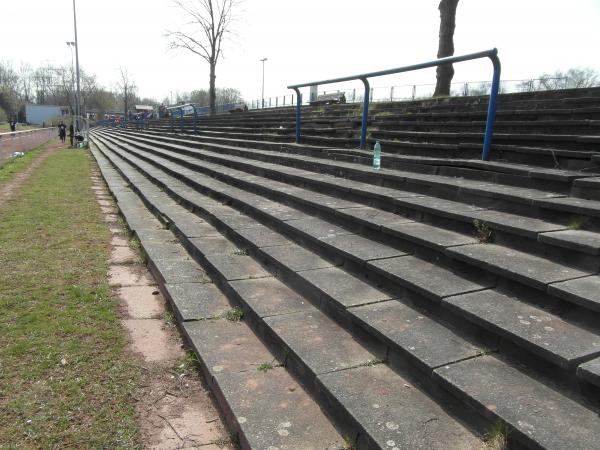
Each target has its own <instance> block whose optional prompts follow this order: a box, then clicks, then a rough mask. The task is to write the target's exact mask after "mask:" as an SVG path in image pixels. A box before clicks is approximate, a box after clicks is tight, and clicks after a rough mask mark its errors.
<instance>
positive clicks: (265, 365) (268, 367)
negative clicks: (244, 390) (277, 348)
mask: <svg viewBox="0 0 600 450" xmlns="http://www.w3.org/2000/svg"><path fill="white" fill-rule="evenodd" d="M272 368H273V364H272V363H268V362H264V363H262V364H259V365H258V367H257V368H256V370H258V371H259V372H267V371H269V370H271V369H272Z"/></svg>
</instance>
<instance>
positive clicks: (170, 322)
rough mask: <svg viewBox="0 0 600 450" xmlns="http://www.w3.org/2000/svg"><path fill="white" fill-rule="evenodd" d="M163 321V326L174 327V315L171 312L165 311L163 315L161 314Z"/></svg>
mask: <svg viewBox="0 0 600 450" xmlns="http://www.w3.org/2000/svg"><path fill="white" fill-rule="evenodd" d="M163 320H164V321H165V324H167V326H169V327H174V326H175V315H174V314H173V313H172V312H171V311H165V313H164V314H163Z"/></svg>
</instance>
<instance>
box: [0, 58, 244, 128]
mask: <svg viewBox="0 0 600 450" xmlns="http://www.w3.org/2000/svg"><path fill="white" fill-rule="evenodd" d="M116 79H117V81H116V83H115V84H114V87H113V88H111V89H109V88H106V87H105V86H102V85H101V84H100V83H99V82H98V80H97V78H96V76H95V75H94V74H91V73H89V72H87V71H86V70H85V69H80V84H81V87H80V92H81V99H80V104H81V108H82V111H88V112H89V111H94V112H96V113H97V117H103V116H104V114H105V113H107V112H109V111H110V112H123V113H125V114H127V112H128V111H129V110H130V109H132V108H133V106H134V105H136V104H143V105H151V106H154V107H156V108H157V107H158V106H159V105H160V104H161V103H162V104H164V105H168V104H170V103H171V102H170V100H171V99H169V98H167V97H166V98H164V99H163V100H162V102H160V101H158V100H156V99H155V98H152V97H145V98H142V97H140V96H139V95H138V89H137V86H136V83H135V81H134V80H133V79H132V77H131V75H130V74H129V72H128V71H127V69H125V68H122V67H120V68H119V69H118V71H117V73H116ZM75 85H76V82H75V73H74V71H73V68H72V66H70V65H64V66H61V65H52V64H42V65H39V66H32V65H31V64H28V63H21V64H19V65H15V64H13V63H12V62H10V61H0V122H7V121H8V120H10V119H14V120H17V121H19V122H25V121H26V118H25V105H26V104H30V103H32V104H37V105H56V106H61V107H67V108H68V109H69V111H70V112H71V113H72V114H74V113H75V103H76V100H75V91H76V88H75ZM215 98H216V101H217V103H219V104H223V103H236V102H240V101H242V97H241V93H240V91H238V90H237V89H233V88H217V89H216V96H215ZM209 99H210V95H209V91H208V90H205V89H199V90H194V91H191V92H185V93H182V94H181V95H178V98H177V99H176V102H178V103H188V102H192V103H197V104H199V105H201V106H205V105H208V104H209Z"/></svg>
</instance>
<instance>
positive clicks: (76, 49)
mask: <svg viewBox="0 0 600 450" xmlns="http://www.w3.org/2000/svg"><path fill="white" fill-rule="evenodd" d="M73 28H74V30H75V64H76V66H75V72H76V74H77V100H76V102H75V120H76V122H75V123H76V127H75V131H79V116H80V114H81V112H80V111H79V108H80V105H79V102H80V100H81V91H80V85H79V45H78V44H77V13H76V10H75V0H73Z"/></svg>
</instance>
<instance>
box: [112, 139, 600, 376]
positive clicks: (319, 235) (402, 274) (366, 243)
mask: <svg viewBox="0 0 600 450" xmlns="http://www.w3.org/2000/svg"><path fill="white" fill-rule="evenodd" d="M120 145H122V146H123V148H125V147H126V144H120ZM136 153H137V154H140V153H141V152H140V151H139V150H138V151H137V152H134V153H133V154H136ZM127 159H129V160H131V161H136V160H137V158H136V157H135V156H127ZM149 160H152V158H150V159H149ZM153 161H154V164H155V165H157V167H160V168H163V170H165V169H166V170H167V172H169V173H171V174H173V175H175V174H178V177H180V178H181V179H183V180H185V179H188V180H190V181H191V180H192V179H193V178H194V173H193V172H192V171H190V170H189V169H185V168H183V167H181V166H179V167H175V166H173V165H172V163H169V162H166V161H165V162H162V163H160V162H159V160H158V159H154V160H153ZM136 164H137V165H147V164H146V163H143V162H137V163H136ZM169 166H172V169H168V167H169ZM149 170H151V171H155V170H156V169H153V168H150V169H149ZM188 174H189V175H188ZM209 184H210V185H211V187H209V188H208V189H209V191H210V192H212V195H218V196H222V197H223V200H228V201H234V202H235V203H241V204H242V205H243V207H244V208H245V209H247V210H250V211H252V210H253V209H254V210H255V211H256V207H255V206H253V205H256V204H260V203H261V202H266V200H265V199H263V197H260V196H257V195H252V194H249V193H247V192H244V191H241V190H239V189H236V188H233V187H227V185H224V184H222V183H218V182H216V181H212V180H211V181H210V182H209ZM192 185H194V186H195V187H199V186H200V185H198V184H192ZM204 186H205V184H204ZM165 188H168V186H165ZM205 188H206V187H205ZM182 200H185V197H182ZM269 203H270V204H272V205H273V206H271V207H270V209H275V210H276V209H277V204H276V203H275V202H269ZM265 210H268V209H267V208H264V209H263V210H262V211H260V212H258V211H256V213H258V214H260V215H262V214H264V213H265ZM287 214H288V216H289V212H288V213H287ZM278 221H280V220H279V219H277V218H276V217H272V216H271V217H269V221H268V223H277V222H278ZM405 225H410V224H405ZM279 227H280V229H281V227H282V230H283V231H285V232H286V234H287V235H289V236H301V237H302V239H303V240H304V241H306V242H307V243H309V244H311V245H312V246H313V248H315V249H319V250H320V251H321V252H325V254H327V253H328V252H330V253H333V255H334V256H333V257H334V258H342V260H344V261H345V262H346V264H348V263H350V262H351V263H354V264H356V265H358V266H360V267H364V266H365V265H366V267H367V268H368V269H369V268H370V269H371V270H374V271H375V272H380V273H379V275H381V276H383V277H384V278H387V279H388V280H390V281H393V282H395V283H398V284H400V285H401V286H403V287H404V288H410V289H411V290H412V291H414V292H416V293H417V294H419V295H423V292H426V294H425V297H428V298H430V299H431V298H433V299H434V300H437V301H438V302H439V299H441V298H443V297H444V296H448V295H456V294H459V293H465V292H470V291H473V290H481V289H484V288H486V287H489V286H490V285H489V284H487V285H486V284H478V285H475V284H473V283H469V282H468V280H465V279H463V278H461V277H460V276H455V275H452V273H451V272H449V271H447V270H445V269H438V268H436V267H435V266H433V265H432V264H430V263H427V262H424V261H423V262H420V261H419V260H417V259H414V258H413V259H414V261H412V260H411V259H408V260H407V259H405V258H412V257H405V256H402V255H404V254H403V253H402V252H398V251H395V255H394V249H391V248H390V249H388V251H387V252H386V251H385V248H383V249H381V248H378V244H376V243H373V242H372V241H370V240H369V239H366V238H364V237H360V236H356V235H352V236H349V234H350V233H349V232H346V231H345V230H344V229H341V228H339V227H335V226H334V225H331V224H329V223H327V222H324V221H322V220H319V219H316V218H308V219H293V218H292V219H288V220H283V221H282V223H279ZM271 233H272V232H271ZM271 239H272V238H271ZM353 242H355V243H356V245H353ZM263 245H267V244H263ZM258 246H259V247H260V244H258ZM379 247H381V246H379ZM469 247H470V246H469ZM455 248H462V247H455ZM390 251H391V253H390ZM398 254H400V255H401V257H399V258H394V259H383V260H382V261H383V264H384V266H383V267H382V266H377V263H376V262H373V261H372V258H375V259H381V258H390V257H394V256H397V255H398ZM526 256H527V255H526ZM396 259H399V260H400V263H402V262H404V261H406V264H404V266H403V268H402V269H401V270H396V268H394V267H391V268H390V267H386V266H389V262H391V261H394V260H396ZM369 261H371V262H369ZM421 265H425V266H427V267H432V268H431V269H425V268H421V269H415V271H416V275H419V276H420V274H427V277H426V278H423V277H422V278H421V279H419V278H417V283H416V284H417V287H415V286H414V285H415V283H414V282H411V281H409V280H410V278H408V279H407V278H406V277H407V276H408V277H410V276H411V273H412V270H411V267H417V268H418V267H420V266H421ZM372 266H375V268H376V269H373V267H372ZM361 270H362V269H361ZM436 270H437V271H438V274H435V271H436ZM381 272H382V273H381ZM406 274H408V275H406ZM450 275H452V276H454V277H455V278H456V279H457V281H456V282H455V284H456V286H457V287H458V290H455V291H449V292H436V291H435V290H431V288H430V287H429V286H428V284H429V285H431V283H433V286H435V285H436V284H437V285H443V284H444V283H447V282H448V280H449V276H450ZM584 275H585V274H584ZM436 277H437V278H436ZM564 279H568V277H565V278H564ZM432 280H433V281H432ZM406 281H408V282H406ZM543 287H544V288H545V285H544V286H543ZM517 303H518V302H517ZM502 304H503V305H505V306H504V307H505V308H509V309H507V310H506V316H510V315H511V314H512V313H511V310H521V309H522V308H523V307H522V306H519V305H518V304H515V305H511V304H510V302H508V301H505V302H503V303H502ZM346 306H347V305H346ZM537 313H538V314H541V313H542V311H541V310H538V311H537ZM532 314H533V312H532ZM556 320H558V321H560V319H559V318H556ZM565 326H566V327H567V328H568V327H573V329H574V332H576V333H579V331H577V327H576V326H573V325H569V324H566V325H565ZM567 334H568V333H567ZM511 335H512V336H513V337H514V340H515V341H519V340H520V339H521V337H520V336H519V333H513V332H512V331H511V330H510V329H508V328H506V334H505V336H511ZM585 340H586V341H587V342H590V344H589V345H590V348H593V347H594V345H593V343H594V342H596V341H597V340H598V337H597V336H596V335H595V334H591V333H590V334H587V335H586V339H585ZM582 342H583V341H582ZM531 345H532V346H533V347H535V346H538V345H541V344H538V343H536V342H531ZM598 350H599V351H600V349H598ZM555 351H556V352H559V353H560V352H561V350H560V349H559V348H557V349H555ZM590 357H591V356H590ZM573 360H574V359H573V358H572V357H570V356H569V355H564V361H567V362H566V363H560V364H558V365H559V366H560V367H562V368H564V369H572V368H573V367H572V362H573ZM552 362H553V363H557V361H552Z"/></svg>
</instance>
